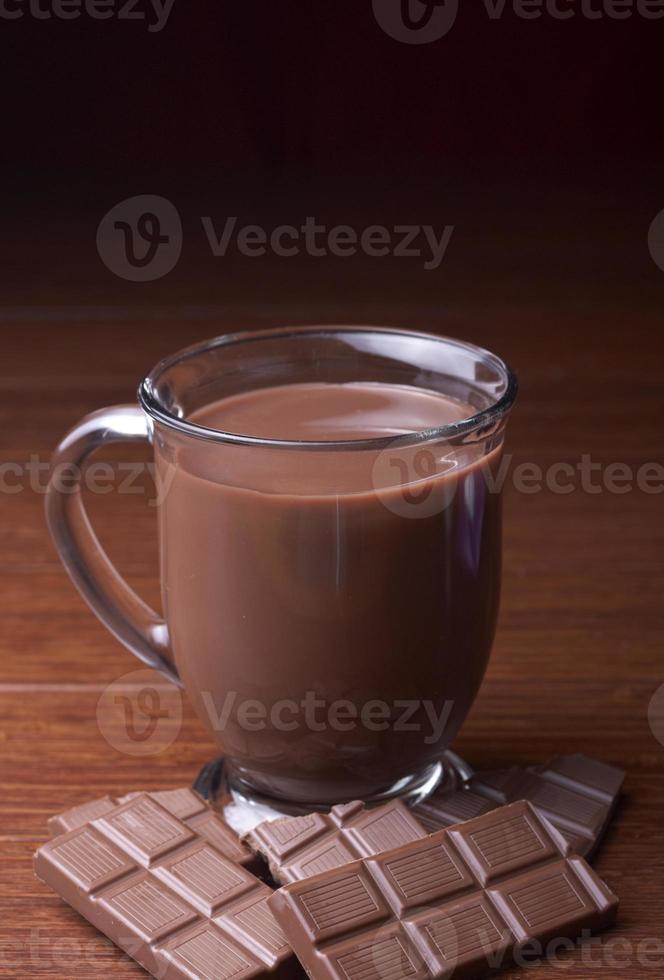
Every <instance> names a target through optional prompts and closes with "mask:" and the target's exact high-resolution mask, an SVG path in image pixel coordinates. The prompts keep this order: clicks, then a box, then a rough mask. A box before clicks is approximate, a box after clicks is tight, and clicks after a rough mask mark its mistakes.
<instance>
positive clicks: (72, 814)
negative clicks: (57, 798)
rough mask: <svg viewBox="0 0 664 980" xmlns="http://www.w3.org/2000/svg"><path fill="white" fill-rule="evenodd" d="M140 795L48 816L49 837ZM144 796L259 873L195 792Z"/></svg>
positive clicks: (108, 798) (183, 789) (105, 799)
mask: <svg viewBox="0 0 664 980" xmlns="http://www.w3.org/2000/svg"><path fill="white" fill-rule="evenodd" d="M140 795H141V794H140V793H128V794H127V795H126V796H121V797H118V798H113V797H111V796H102V797H101V798H100V799H98V800H90V801H88V802H87V803H80V804H79V805H78V806H74V807H72V808H71V809H70V810H66V811H65V812H64V813H59V814H58V815H57V816H55V817H51V818H50V819H49V821H48V829H49V833H50V835H51V837H57V836H58V835H59V834H64V833H67V831H69V830H76V829H77V828H78V827H82V826H83V825H84V824H86V823H90V821H92V820H96V819H97V818H98V817H103V816H106V814H107V813H110V812H111V810H115V808H116V807H118V806H120V805H121V804H122V803H127V802H128V801H129V800H133V799H135V798H136V797H137V796H140ZM147 795H148V796H149V797H150V798H151V799H153V800H155V801H156V802H157V803H159V804H160V806H163V807H164V809H165V810H168V812H169V813H170V814H171V815H172V816H174V817H176V818H177V819H178V820H181V821H182V822H183V823H185V824H186V825H187V827H189V829H190V830H193V831H194V833H196V834H198V835H199V836H200V837H204V838H205V839H206V840H208V841H209V842H210V843H211V844H214V846H215V847H216V848H217V850H218V851H221V853H222V854H223V855H224V856H225V857H227V858H229V859H230V860H231V861H235V862H236V863H237V864H242V865H244V867H246V868H248V869H249V870H250V871H256V870H260V862H259V861H258V860H257V858H256V855H255V854H253V853H252V852H251V851H250V850H249V848H248V847H246V846H245V845H244V844H242V843H241V842H240V840H239V838H238V837H237V835H236V834H235V833H234V832H233V831H232V830H231V828H230V827H229V826H228V824H227V823H226V822H225V821H224V820H223V819H222V818H221V816H220V815H219V814H218V813H215V811H214V810H213V809H211V807H210V806H209V805H208V804H207V803H206V802H205V800H203V799H202V798H201V797H200V796H199V795H198V793H195V792H194V791H193V790H191V789H189V788H188V787H187V786H183V787H180V788H179V789H166V790H159V791H157V792H154V793H148V794H147Z"/></svg>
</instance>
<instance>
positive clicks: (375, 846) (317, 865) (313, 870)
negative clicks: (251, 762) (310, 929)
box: [242, 800, 429, 884]
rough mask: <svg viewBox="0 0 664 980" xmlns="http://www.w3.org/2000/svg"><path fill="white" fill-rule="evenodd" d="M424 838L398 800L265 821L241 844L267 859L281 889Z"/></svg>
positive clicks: (423, 830) (346, 805)
mask: <svg viewBox="0 0 664 980" xmlns="http://www.w3.org/2000/svg"><path fill="white" fill-rule="evenodd" d="M428 833H429V831H428V830H427V828H426V827H425V826H424V825H423V823H422V822H421V821H420V820H419V819H418V818H417V817H416V816H415V815H414V813H413V812H412V811H411V810H409V809H408V807H406V806H405V805H404V804H403V803H401V802H400V801H399V800H392V801H391V802H390V803H385V804H383V805H382V806H379V807H376V809H374V810H368V809H367V808H366V807H365V806H364V804H363V803H360V802H359V801H355V802H353V803H344V804H342V805H340V806H334V807H332V809H331V810H330V812H329V813H308V814H305V815H304V816H301V817H280V818H279V819H277V820H265V821H263V823H260V824H258V826H257V827H254V829H253V830H250V831H249V832H248V833H247V834H244V835H243V837H242V840H243V841H244V842H246V843H247V844H249V846H250V847H251V848H252V850H254V851H256V852H257V853H258V854H262V856H263V857H264V858H265V859H266V860H267V862H268V864H269V867H270V873H271V874H272V877H273V878H274V880H275V881H276V882H278V883H279V884H286V883H288V882H291V881H298V880H300V879H301V878H308V877H309V876H310V875H315V874H318V872H319V871H325V870H328V869H330V868H336V867H339V866H341V865H343V864H348V862H349V861H355V860H356V859H357V858H362V857H369V856H370V855H372V854H379V853H380V852H381V851H386V850H389V849H391V848H393V847H398V846H399V844H407V843H408V842H409V841H413V840H420V839H421V838H422V837H426V836H427V835H428Z"/></svg>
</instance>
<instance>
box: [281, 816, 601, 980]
mask: <svg viewBox="0 0 664 980" xmlns="http://www.w3.org/2000/svg"><path fill="white" fill-rule="evenodd" d="M268 905H269V907H270V908H271V909H272V910H273V912H274V914H275V917H276V919H277V921H278V922H279V923H280V924H281V926H282V928H283V930H284V932H285V934H286V936H287V937H288V939H289V941H290V943H291V945H292V947H293V949H294V950H295V952H296V953H297V955H298V957H299V959H300V961H301V963H302V964H303V966H304V967H305V969H306V971H307V974H308V976H309V977H310V978H311V980H386V978H397V977H399V978H401V977H408V978H412V980H426V978H441V977H445V978H449V977H454V978H455V980H456V978H461V977H464V978H470V977H473V978H475V977H481V976H484V975H485V974H486V973H489V972H491V971H493V970H494V969H496V968H498V967H500V966H504V965H507V964H508V963H509V962H510V961H511V960H512V959H513V958H514V956H515V954H516V953H517V951H519V950H520V949H522V948H523V947H524V946H526V944H527V945H528V949H529V950H532V949H533V945H534V944H539V945H537V946H535V948H538V949H539V948H540V946H541V949H542V951H543V950H544V946H545V944H546V943H547V942H549V941H550V940H552V939H554V938H556V939H569V940H576V939H578V938H579V937H580V936H581V934H582V932H583V931H584V930H595V929H600V928H603V927H605V926H608V925H610V924H611V923H612V922H613V919H614V917H615V913H616V910H617V907H618V899H617V898H616V896H615V895H614V894H613V893H612V892H611V891H610V890H609V888H608V887H607V886H606V885H605V884H604V882H603V881H601V879H600V878H599V877H598V876H597V875H596V874H595V872H594V871H593V870H592V869H591V868H590V867H589V866H588V865H587V864H586V862H585V861H584V860H583V858H581V857H578V856H576V855H572V852H571V849H570V846H569V844H568V842H567V841H566V840H565V839H564V838H563V837H562V836H561V835H560V834H559V833H558V832H557V831H556V830H555V829H554V828H553V827H551V825H550V824H548V823H547V821H546V820H545V819H543V818H542V817H541V816H540V815H539V814H538V812H537V811H536V810H535V809H534V807H532V806H531V805H530V804H529V803H525V802H520V803H514V804H512V805H509V806H504V807H501V808H500V809H496V810H493V811H491V812H489V813H486V814H484V815H483V816H481V817H478V818H476V819H474V820H470V821H468V822H466V823H464V824H459V825H457V826H455V827H450V828H449V829H447V830H441V831H438V832H437V833H435V834H433V835H431V836H430V837H427V838H424V839H421V840H417V841H414V842H412V843H410V844H405V845H403V846H401V847H398V848H396V849H394V850H391V851H388V852H387V853H383V854H380V855H378V856H377V857H372V858H365V859H364V860H359V861H354V862H353V863H351V864H347V865H345V866H344V867H340V868H334V869H332V870H328V871H324V872H322V873H321V874H318V875H315V876H313V877H311V878H308V879H306V880H304V881H297V882H294V883H292V884H290V885H286V886H285V887H284V888H281V889H279V891H277V892H274V893H273V894H272V896H271V898H270V899H269V900H268Z"/></svg>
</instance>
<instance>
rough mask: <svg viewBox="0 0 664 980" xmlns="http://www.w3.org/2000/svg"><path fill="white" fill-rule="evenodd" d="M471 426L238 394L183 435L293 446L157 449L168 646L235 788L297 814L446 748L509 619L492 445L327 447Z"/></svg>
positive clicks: (410, 391) (345, 395)
mask: <svg viewBox="0 0 664 980" xmlns="http://www.w3.org/2000/svg"><path fill="white" fill-rule="evenodd" d="M476 412H477V408H473V407H471V406H470V405H468V404H464V403H463V402H461V401H458V400H456V399H453V398H450V397H447V396H445V395H442V394H439V393H438V392H435V391H430V390H428V389H420V388H416V387H411V386H409V385H398V384H388V383H378V382H376V383H348V384H336V383H325V384H324V383H306V384H304V383H298V384H284V385H281V386H278V387H264V388H258V389H255V390H250V391H244V392H242V393H240V394H235V395H232V396H230V397H227V398H224V399H222V400H221V401H217V402H214V403H212V404H209V405H207V406H205V407H203V408H199V409H197V410H196V411H194V412H193V413H191V414H190V415H189V421H192V422H195V423H196V424H197V425H199V426H205V427H207V428H210V429H214V430H220V431H223V432H231V433H236V434H240V435H242V436H250V437H256V439H269V440H289V441H294V440H297V441H300V440H301V441H303V445H302V447H301V449H299V448H296V447H293V446H290V447H288V449H283V448H281V447H279V446H278V445H276V444H274V443H270V444H268V445H266V444H257V445H246V444H243V445H229V446H227V447H224V448H223V450H221V451H220V449H219V447H218V446H214V445H210V444H208V443H207V442H206V441H205V440H203V439H200V440H197V439H191V438H186V439H185V438H182V439H180V438H179V437H178V438H175V437H173V436H172V434H169V438H168V440H166V439H160V438H159V434H158V433H157V437H156V439H155V451H156V456H157V464H158V473H159V479H160V484H161V489H162V496H163V500H162V503H161V506H160V522H161V542H162V582H163V602H164V613H165V618H166V620H167V622H168V626H169V633H170V640H171V644H172V648H173V652H174V656H175V661H176V665H177V668H178V671H179V673H180V675H181V677H182V680H183V683H184V686H185V689H186V690H187V692H188V693H189V695H190V697H191V698H192V700H193V703H194V705H195V707H196V710H197V712H198V714H199V716H200V717H201V718H202V719H203V720H204V722H205V723H206V724H207V726H208V728H209V730H210V732H211V734H212V735H213V736H214V737H215V739H216V740H217V741H218V743H219V744H220V746H221V749H222V751H223V752H224V753H225V755H226V756H227V758H228V759H229V761H230V765H231V769H232V772H233V773H234V774H235V776H236V778H238V779H242V778H246V779H247V780H248V781H249V783H250V784H251V786H252V787H253V788H254V789H256V790H258V791H260V792H265V793H267V794H269V795H274V796H278V797H281V798H287V799H290V800H293V801H299V802H303V803H319V802H322V803H328V804H331V803H334V802H336V801H343V800H349V799H354V798H356V797H357V796H358V795H360V796H364V797H365V798H366V797H367V795H369V794H370V793H379V792H382V791H385V790H387V789H388V788H390V787H393V786H394V784H395V783H397V782H398V781H399V780H400V779H402V778H405V777H407V776H408V775H410V774H411V773H413V772H415V771H417V770H418V769H420V770H421V769H422V767H423V766H426V765H427V764H429V763H434V762H435V761H436V759H437V758H438V757H439V755H440V753H441V751H442V750H443V749H444V748H445V747H446V746H447V745H448V744H449V743H450V742H451V741H452V739H453V738H454V736H455V734H456V732H457V730H458V728H459V726H460V725H461V723H462V721H463V720H464V718H465V716H466V714H467V712H468V709H469V707H470V704H471V703H472V701H473V699H474V697H475V694H476V692H477V689H478V687H479V684H480V682H481V679H482V676H483V673H484V670H485V667H486V663H487V658H488V656H489V650H490V646H491V641H492V638H493V632H494V626H495V620H496V614H497V608H498V598H499V588H500V498H499V495H498V494H497V493H495V492H491V487H490V480H489V479H488V477H489V476H490V472H491V470H492V469H493V468H494V467H495V466H496V465H497V462H498V454H499V453H500V446H499V445H498V446H497V447H496V448H495V449H493V450H491V451H489V452H487V448H486V446H485V444H484V443H483V442H481V441H480V442H472V441H471V442H470V443H469V444H466V445H458V444H457V445H453V444H450V443H442V442H440V443H436V442H429V443H427V447H426V449H418V448H417V446H415V447H411V448H408V449H401V448H399V445H398V444H395V445H394V448H393V449H390V448H388V449H383V451H382V452H380V453H378V452H376V451H375V450H372V449H370V448H364V449H353V448H352V447H351V446H349V447H348V448H347V449H343V450H342V449H341V448H339V447H338V446H337V445H336V443H335V446H334V447H332V445H330V447H327V448H326V447H325V445H324V444H325V443H326V442H329V443H330V444H331V443H332V442H333V441H337V440H367V439H371V438H374V437H385V436H390V435H394V436H395V437H398V436H401V435H403V434H406V433H413V432H420V431H423V430H431V429H435V428H437V427H439V426H442V425H445V424H447V423H451V422H457V421H460V420H462V419H465V418H468V417H469V416H472V415H475V414H476ZM311 442H315V443H317V445H316V446H315V447H312V446H311ZM307 443H308V445H307ZM247 773H249V775H247Z"/></svg>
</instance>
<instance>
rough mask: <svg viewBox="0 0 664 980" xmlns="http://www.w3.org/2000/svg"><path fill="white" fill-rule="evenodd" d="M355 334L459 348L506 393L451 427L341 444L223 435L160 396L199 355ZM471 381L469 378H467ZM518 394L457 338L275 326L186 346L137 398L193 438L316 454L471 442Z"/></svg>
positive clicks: (513, 381)
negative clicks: (170, 375) (169, 375)
mask: <svg viewBox="0 0 664 980" xmlns="http://www.w3.org/2000/svg"><path fill="white" fill-rule="evenodd" d="M344 334H345V335H347V336H349V337H350V336H352V335H353V334H355V335H358V334H381V335H384V336H387V337H395V336H396V337H399V336H400V337H403V338H404V339H406V340H418V339H419V340H426V341H432V342H436V343H439V344H441V345H444V346H446V347H448V348H449V347H452V348H456V349H457V350H459V351H463V352H465V353H466V354H470V355H474V356H475V357H476V358H477V359H478V360H482V361H483V362H484V363H485V364H486V365H487V366H489V367H491V368H492V369H493V370H495V371H496V373H497V374H498V375H500V376H501V380H502V382H503V385H504V391H503V392H502V394H501V396H500V398H498V400H497V401H496V402H494V403H493V404H491V405H488V406H487V407H486V408H483V409H482V410H481V411H479V412H477V413H476V414H475V415H471V416H469V417H468V418H465V419H461V420H460V421H458V422H451V423H447V424H446V425H441V426H439V427H437V428H430V429H421V430H417V431H413V432H407V433H404V434H403V435H399V436H379V437H375V438H371V439H341V440H327V441H320V440H291V439H269V438H265V437H258V436H247V435H242V434H240V433H235V432H224V431H222V430H218V429H210V428H207V427H206V426H203V425H199V424H197V423H196V422H192V421H190V420H189V419H186V418H184V417H182V416H179V415H176V414H174V413H173V412H172V411H169V409H168V408H167V407H166V406H165V405H164V404H163V402H162V401H161V399H160V398H159V395H158V385H159V381H160V379H161V378H162V377H163V375H164V374H165V373H166V372H167V371H168V370H170V369H171V368H174V367H176V366H178V365H180V364H183V363H185V362H186V361H188V360H191V359H192V358H194V357H198V356H199V355H202V354H205V353H209V352H210V351H214V350H218V349H219V348H222V347H226V346H231V345H236V344H246V343H256V342H257V341H258V342H260V341H262V340H278V339H280V338H284V339H287V338H289V337H293V336H300V337H301V336H311V337H324V336H335V335H336V336H341V335H344ZM468 380H469V382H470V379H468ZM517 392H518V382H517V378H516V375H515V374H514V372H513V371H512V369H511V368H510V367H509V365H508V364H507V363H506V362H505V361H504V360H503V359H502V358H500V357H498V355H497V354H493V353H492V352H491V351H489V350H487V349H486V348H484V347H479V346H478V345H476V344H471V343H468V342H467V341H464V340H457V339H455V338H453V337H446V336H440V335H437V334H432V333H427V332H422V331H416V330H405V329H403V328H400V327H377V326H361V325H360V326H346V325H336V324H334V325H320V326H303V327H285V328H284V327H277V328H274V329H268V330H254V331H245V332H238V333H230V334H223V335H221V336H219V337H215V338H213V339H211V340H206V341H202V342H200V343H197V344H192V345H191V346H190V347H185V348H182V349H181V350H179V351H176V352H175V353H174V354H170V355H169V356H168V357H165V358H163V359H162V360H160V361H159V362H158V363H157V364H156V365H155V367H154V368H153V369H152V371H150V373H149V374H148V375H147V377H146V378H144V380H143V381H142V382H141V384H140V385H139V388H138V400H139V403H140V405H141V407H142V408H143V409H144V411H145V412H146V413H147V415H148V416H149V417H150V418H151V419H153V420H154V421H156V422H160V423H161V424H162V425H165V426H168V427H169V428H171V429H176V430H177V431H179V432H181V433H183V434H185V435H188V436H192V437H194V438H196V439H205V440H207V441H210V442H218V443H231V444H234V445H243V446H266V447H270V448H272V449H298V450H313V451H330V450H333V451H337V452H339V451H349V450H376V451H380V450H382V449H385V448H387V447H388V446H395V445H400V446H405V445H413V444H417V443H419V442H428V441H430V440H436V439H445V440H447V441H449V442H456V441H459V440H463V439H465V438H467V437H468V436H469V435H470V434H471V433H474V432H476V431H477V430H481V431H482V432H485V431H486V430H491V429H492V428H493V427H494V426H495V425H496V424H497V423H498V422H500V421H501V420H502V419H503V418H504V417H505V416H506V415H507V413H508V412H509V410H510V409H511V407H512V405H513V404H514V401H515V399H516V396H517Z"/></svg>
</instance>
